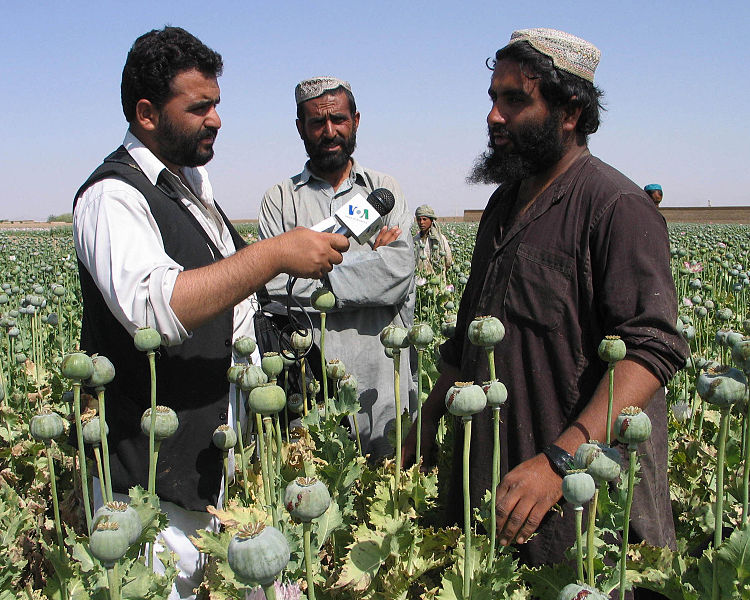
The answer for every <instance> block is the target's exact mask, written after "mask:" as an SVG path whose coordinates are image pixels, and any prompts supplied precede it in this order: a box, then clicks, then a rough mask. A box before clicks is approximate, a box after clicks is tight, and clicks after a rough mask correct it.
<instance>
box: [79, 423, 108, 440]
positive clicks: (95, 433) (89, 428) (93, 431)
mask: <svg viewBox="0 0 750 600" xmlns="http://www.w3.org/2000/svg"><path fill="white" fill-rule="evenodd" d="M104 430H105V431H106V432H107V433H109V427H108V426H107V424H106V423H105V424H104ZM81 433H82V434H83V441H84V442H85V443H87V444H89V445H90V446H98V445H100V444H101V443H102V430H101V427H100V426H99V417H98V416H96V417H91V418H90V419H87V420H86V422H85V423H83V427H82V428H81Z"/></svg>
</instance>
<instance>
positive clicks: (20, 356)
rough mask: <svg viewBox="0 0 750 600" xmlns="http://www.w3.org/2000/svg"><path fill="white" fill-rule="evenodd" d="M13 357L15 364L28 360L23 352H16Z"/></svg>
mask: <svg viewBox="0 0 750 600" xmlns="http://www.w3.org/2000/svg"><path fill="white" fill-rule="evenodd" d="M15 358H16V364H17V365H22V364H24V363H25V362H26V361H27V360H28V357H27V356H26V355H25V354H24V353H23V352H17V353H16V357H15Z"/></svg>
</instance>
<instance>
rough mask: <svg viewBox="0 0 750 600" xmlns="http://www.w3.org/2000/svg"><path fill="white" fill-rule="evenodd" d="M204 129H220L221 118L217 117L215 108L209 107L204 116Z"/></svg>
mask: <svg viewBox="0 0 750 600" xmlns="http://www.w3.org/2000/svg"><path fill="white" fill-rule="evenodd" d="M204 125H205V126H206V127H214V128H216V129H220V128H221V117H220V116H219V112H218V111H217V110H216V107H215V106H213V107H211V111H210V112H209V113H208V115H207V116H206V121H205V123H204Z"/></svg>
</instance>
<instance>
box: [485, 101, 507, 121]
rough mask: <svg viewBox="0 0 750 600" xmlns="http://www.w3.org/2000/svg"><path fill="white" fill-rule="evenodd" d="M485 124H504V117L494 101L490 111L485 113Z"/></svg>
mask: <svg viewBox="0 0 750 600" xmlns="http://www.w3.org/2000/svg"><path fill="white" fill-rule="evenodd" d="M487 125H489V126H490V127H492V126H493V125H505V117H504V116H503V114H502V113H501V112H500V108H499V107H498V105H497V103H496V102H493V104H492V108H491V109H490V112H489V113H488V114H487Z"/></svg>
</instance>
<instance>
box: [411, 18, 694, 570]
mask: <svg viewBox="0 0 750 600" xmlns="http://www.w3.org/2000/svg"><path fill="white" fill-rule="evenodd" d="M599 56H600V53H599V50H598V49H597V48H596V47H595V46H594V45H592V44H591V43H589V42H587V41H585V40H582V39H580V38H578V37H576V36H573V35H570V34H568V33H565V32H562V31H557V30H553V29H541V28H539V29H524V30H519V31H516V32H514V33H513V34H512V36H511V39H510V42H509V43H508V44H507V45H506V46H504V47H503V48H501V49H500V50H498V52H497V53H496V55H495V59H494V61H493V62H492V63H491V64H488V66H489V67H490V68H491V69H492V76H491V80H490V86H489V97H490V102H491V108H490V112H489V114H488V116H487V124H488V128H489V138H490V139H489V150H488V151H487V152H485V153H484V154H483V155H481V156H480V158H479V159H478V161H477V163H476V165H475V168H474V170H473V171H472V173H471V175H470V180H471V181H475V182H482V183H489V184H493V185H497V186H499V187H497V189H496V190H495V192H494V193H493V194H492V197H491V198H490V200H489V202H488V204H487V207H486V209H485V211H484V214H483V216H482V221H481V223H480V225H479V230H478V232H477V240H476V246H475V249H474V256H473V259H472V264H471V276H470V278H469V281H468V283H467V285H466V289H465V291H464V294H463V297H462V299H461V306H460V309H459V312H458V318H457V323H456V329H455V334H454V335H453V336H452V337H451V338H450V339H448V340H447V342H446V343H445V344H444V345H443V346H441V348H440V353H441V356H442V358H443V363H442V365H443V368H442V370H441V376H440V379H439V380H438V382H437V384H436V385H435V387H434V389H433V391H432V393H431V394H430V396H429V398H428V400H427V401H426V402H425V405H424V408H423V418H424V422H423V428H422V444H423V445H422V448H423V449H425V455H426V458H428V459H429V455H428V453H429V451H430V449H431V448H432V447H433V446H434V443H435V431H436V427H437V423H438V422H439V419H440V417H441V416H442V414H443V413H444V412H445V402H444V399H445V395H446V392H447V391H448V389H449V388H450V387H451V385H453V383H454V382H455V381H479V382H483V381H486V380H487V379H489V376H488V375H489V369H488V365H487V361H486V359H485V355H484V351H483V350H482V349H481V348H479V347H477V346H474V345H473V344H471V343H470V342H469V340H468V338H467V335H466V333H467V330H468V327H469V324H470V323H471V321H472V320H473V319H475V318H476V317H477V315H493V316H495V317H497V318H499V319H500V320H501V321H502V322H503V324H504V326H505V338H504V339H503V341H502V342H500V343H499V344H498V345H497V347H496V349H495V355H494V357H495V369H496V372H497V373H498V377H499V378H500V379H501V380H502V382H503V383H505V385H506V386H507V388H508V402H507V403H505V404H504V405H503V406H502V407H501V413H500V415H501V440H502V443H501V446H502V450H501V457H502V460H501V462H502V464H501V466H500V475H501V477H502V479H501V481H500V484H499V485H498V487H497V504H496V506H495V508H496V512H497V533H498V540H499V542H500V544H502V545H507V544H510V543H513V542H515V543H517V544H519V556H520V558H521V559H522V560H523V561H524V562H525V563H527V564H531V565H542V564H548V563H555V562H559V561H561V560H563V558H564V555H565V551H566V549H568V548H570V546H571V545H572V542H573V541H574V540H575V524H574V519H573V511H570V510H564V511H563V515H562V516H561V515H560V514H558V513H557V512H555V511H551V510H550V509H551V508H552V507H553V506H554V505H555V504H556V503H557V502H559V501H561V498H562V485H561V483H562V478H563V476H564V475H565V474H566V472H567V468H569V466H570V464H571V463H572V457H571V455H572V454H574V453H575V451H576V449H577V448H578V447H579V446H580V445H581V444H582V443H584V442H588V441H589V440H592V439H597V440H605V439H607V438H608V432H611V429H612V423H608V422H607V408H608V385H607V384H608V378H607V364H606V363H605V362H604V361H602V360H601V359H600V358H599V356H598V353H597V350H598V346H599V344H600V342H601V340H602V339H603V338H604V336H606V335H617V336H620V338H621V339H622V340H623V341H624V342H625V344H626V347H627V354H626V356H625V358H624V360H621V361H620V362H618V363H617V366H616V367H615V369H614V379H615V385H614V414H615V415H616V414H617V413H618V412H619V410H620V409H621V408H623V407H625V406H627V405H636V406H638V407H640V408H643V409H644V410H645V411H646V412H647V413H648V414H649V416H650V417H651V421H652V423H653V434H652V437H651V439H650V440H649V441H647V442H645V443H643V444H642V445H641V446H639V458H640V466H641V471H640V477H641V484H640V485H639V486H638V488H637V491H636V497H635V502H634V504H633V515H635V517H634V518H633V519H632V520H631V536H630V539H631V541H641V540H643V541H647V542H648V543H650V544H652V545H659V546H671V547H674V545H675V532H674V523H673V521H672V513H671V504H670V498H669V489H668V484H667V477H666V463H667V446H666V434H667V421H666V403H665V399H664V385H665V384H666V382H667V381H668V380H669V379H670V378H671V377H672V376H673V375H674V374H675V372H676V371H677V370H679V369H680V368H682V366H683V365H684V363H685V358H686V356H688V352H689V350H688V348H687V345H686V344H685V341H684V340H683V339H682V338H681V336H680V334H679V333H678V332H677V331H676V329H675V325H674V323H675V322H676V319H677V315H676V306H677V301H676V293H675V288H674V282H673V281H672V277H671V273H670V268H669V240H668V236H667V230H666V223H665V221H664V219H663V217H662V216H661V215H660V214H659V212H658V211H657V210H656V208H655V207H654V205H653V203H652V202H651V200H649V198H648V196H646V194H645V193H644V192H643V190H641V189H640V188H639V187H638V186H636V185H635V184H634V183H633V182H632V181H630V180H629V179H627V178H626V177H625V176H624V175H622V174H621V173H619V172H618V171H617V170H615V169H614V168H612V167H611V166H609V165H607V164H606V163H604V162H602V161H601V160H599V159H598V158H596V157H594V156H592V155H591V153H590V152H589V149H588V137H589V135H591V134H593V133H594V132H596V131H597V129H598V128H599V121H600V117H599V114H600V110H601V103H600V98H601V92H600V90H599V89H598V88H597V87H596V86H595V85H594V70H595V69H596V67H597V65H598V63H599ZM490 412H491V409H490V408H488V409H486V411H485V412H484V413H483V414H481V415H478V416H477V418H475V419H474V426H473V427H474V429H473V431H472V444H471V458H470V466H469V473H470V481H471V502H472V504H473V505H474V506H478V505H479V504H480V502H481V500H482V498H483V496H484V494H485V492H486V490H487V489H489V488H490V487H491V485H492V480H493V472H492V469H493V467H492V462H491V458H490V456H491V454H492V453H491V452H488V451H487V449H488V448H489V447H491V446H492V444H493V441H492V440H493V433H492V417H491V416H490ZM612 420H613V421H614V419H612ZM415 435H416V432H415V431H414V430H413V431H412V432H411V433H410V434H409V438H408V440H407V443H406V448H405V452H404V456H405V457H406V458H411V457H412V456H413V454H414V445H415ZM457 439H460V438H457ZM453 466H454V468H453V470H452V472H451V475H452V476H453V481H452V484H451V488H452V490H453V492H452V494H453V495H452V497H451V500H453V501H452V502H451V501H450V500H449V501H448V502H447V505H448V506H450V507H451V509H455V510H456V513H455V514H454V515H452V517H453V518H456V517H458V518H460V515H461V508H462V500H461V498H462V495H461V488H462V486H461V481H462V479H461V476H462V471H463V467H462V461H461V451H460V449H458V448H457V449H456V451H455V452H454V465H453ZM532 534H535V535H534V536H533V537H532Z"/></svg>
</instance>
